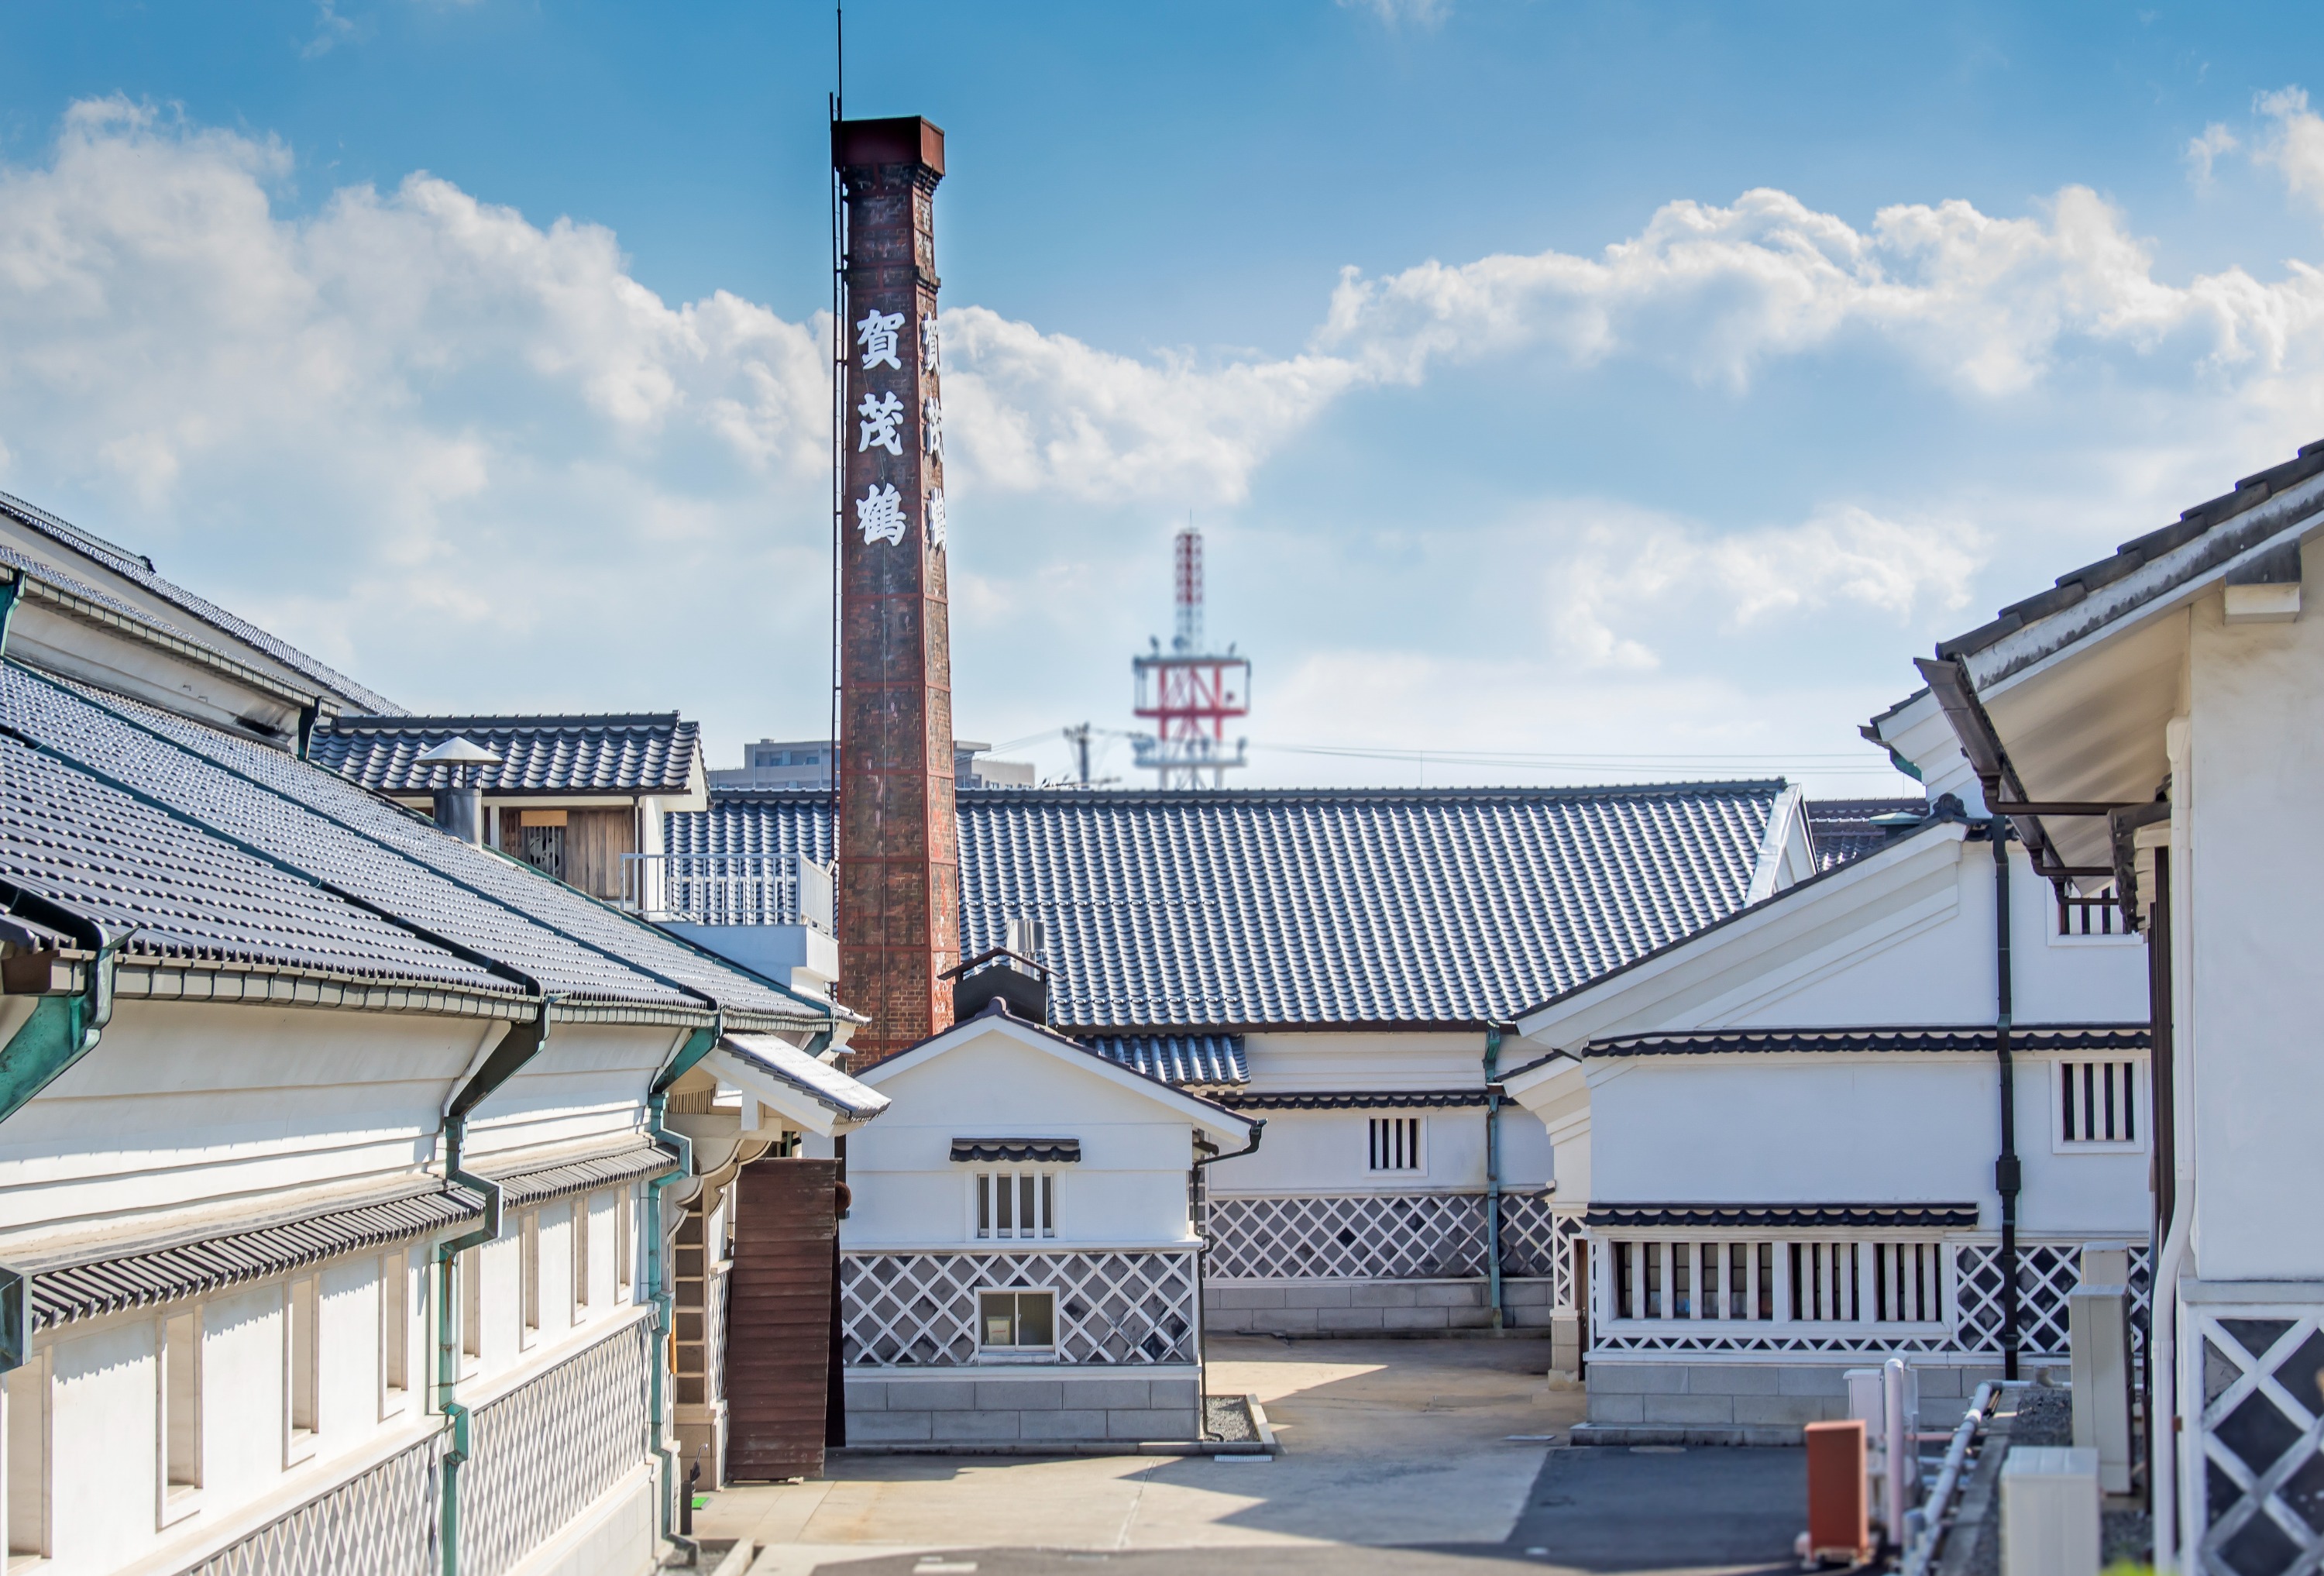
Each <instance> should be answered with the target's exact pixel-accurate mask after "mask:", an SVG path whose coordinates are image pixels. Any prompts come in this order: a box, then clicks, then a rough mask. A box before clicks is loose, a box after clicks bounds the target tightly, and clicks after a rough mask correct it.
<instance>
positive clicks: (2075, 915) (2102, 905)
mask: <svg viewBox="0 0 2324 1576" xmlns="http://www.w3.org/2000/svg"><path fill="white" fill-rule="evenodd" d="M2129 933H2130V927H2129V926H2127V925H2126V924H2124V923H2123V918H2122V905H2121V903H2119V902H2118V901H2116V898H2115V895H2114V890H2113V889H2112V888H2108V889H2107V890H2105V891H2103V892H2098V893H2094V894H2093V895H2091V896H2089V897H2087V898H2085V897H2081V896H2079V895H2076V894H2074V893H2070V892H2068V891H2067V890H2066V889H2064V888H2063V887H2061V888H2059V889H2058V934H2059V935H2128V934H2129Z"/></svg>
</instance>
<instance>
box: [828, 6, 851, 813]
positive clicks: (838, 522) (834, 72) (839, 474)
mask: <svg viewBox="0 0 2324 1576" xmlns="http://www.w3.org/2000/svg"><path fill="white" fill-rule="evenodd" d="M831 38H832V57H831V126H832V136H833V138H834V140H835V141H836V139H837V137H838V135H839V123H840V120H841V118H842V117H843V116H844V115H845V113H846V104H847V100H846V91H847V8H846V6H845V5H844V4H840V3H838V0H835V3H834V4H833V5H832V7H831ZM844 224H845V218H844V213H843V209H842V205H841V199H840V191H839V170H838V167H837V165H834V166H833V168H832V171H831V714H830V718H829V721H830V724H831V725H830V728H829V733H830V737H829V739H828V740H827V741H826V743H825V750H824V756H823V758H824V760H825V762H827V763H828V765H829V768H830V770H829V774H828V775H829V779H830V783H831V802H832V803H833V804H834V805H837V804H838V803H839V634H840V629H839V619H840V609H839V593H840V580H839V555H840V541H839V533H840V532H841V530H844V529H845V524H846V521H845V515H846V511H847V493H846V487H845V485H844V472H845V470H846V466H847V455H846V451H845V449H844V447H842V446H843V442H844V437H843V435H844V429H845V428H846V426H847V413H846V411H845V410H844V408H843V402H844V400H845V399H846V394H847V368H846V366H845V364H844V363H845V360H846V354H847V352H846V346H847V335H846V333H845V331H844V329H843V328H842V327H841V325H842V324H843V323H844V322H845V321H846V316H847V301H846V295H847V279H846V275H845V273H844V272H843V271H844V267H845V258H846V254H847V253H846V250H845V248H846V245H847V238H846V236H845V235H844V234H843V233H842V231H843V227H844Z"/></svg>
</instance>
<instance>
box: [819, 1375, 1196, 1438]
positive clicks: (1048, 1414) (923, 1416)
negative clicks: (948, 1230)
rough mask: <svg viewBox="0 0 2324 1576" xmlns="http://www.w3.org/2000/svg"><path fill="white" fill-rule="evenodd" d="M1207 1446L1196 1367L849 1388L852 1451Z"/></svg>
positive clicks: (919, 1378)
mask: <svg viewBox="0 0 2324 1576" xmlns="http://www.w3.org/2000/svg"><path fill="white" fill-rule="evenodd" d="M1202 1436H1203V1406H1202V1380H1201V1378H1200V1377H1199V1375H1198V1373H1197V1371H1196V1370H1195V1369H1193V1368H1191V1367H1185V1368H1179V1367H1172V1368H1167V1369H1142V1370H1141V1369H1069V1368H1056V1369H1037V1370H1033V1371H1029V1372H1028V1371H1027V1370H1025V1369H1012V1370H1010V1371H1009V1372H1006V1373H996V1372H994V1371H993V1370H992V1369H974V1368H956V1369H929V1370H927V1371H924V1372H921V1373H899V1372H898V1371H897V1370H895V1369H883V1370H881V1371H880V1372H879V1374H878V1375H877V1376H876V1377H872V1376H865V1377H861V1378H859V1377H857V1376H855V1375H853V1374H851V1375H850V1376H849V1377H848V1379H847V1442H848V1443H849V1444H850V1445H851V1446H854V1445H875V1446H911V1445H929V1446H944V1445H976V1446H985V1447H994V1448H1000V1449H1004V1450H1007V1449H1013V1450H1019V1451H1023V1452H1028V1453H1037V1452H1039V1450H1040V1449H1041V1447H1042V1446H1043V1445H1045V1444H1097V1443H1137V1442H1139V1441H1143V1440H1177V1441H1183V1440H1192V1439H1200V1438H1201V1437H1202Z"/></svg>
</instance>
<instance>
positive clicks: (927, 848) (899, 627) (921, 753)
mask: <svg viewBox="0 0 2324 1576" xmlns="http://www.w3.org/2000/svg"><path fill="white" fill-rule="evenodd" d="M831 158H832V163H833V165H834V167H835V169H836V170H837V171H838V172H839V181H840V189H841V194H842V197H843V198H844V205H845V207H844V213H845V222H846V239H845V244H844V252H843V253H842V257H843V262H842V279H843V281H844V282H843V291H842V300H843V302H844V310H843V312H842V314H841V320H840V322H839V324H838V326H837V327H838V332H839V334H840V336H841V344H840V350H841V354H842V355H844V365H845V367H846V372H847V380H846V388H845V401H846V407H845V409H844V410H842V411H841V412H840V419H841V422H842V426H841V429H840V444H839V448H840V455H841V459H842V464H841V467H840V468H841V478H842V481H843V483H844V490H843V495H842V499H841V502H840V533H839V539H840V549H839V572H840V637H839V641H840V650H839V672H840V736H841V738H842V740H843V741H844V746H843V749H842V750H841V751H840V754H839V758H838V761H837V768H838V772H839V889H838V892H837V899H838V910H839V911H838V916H837V917H838V923H839V986H838V994H839V999H840V1000H842V1001H844V1002H845V1003H846V1004H847V1005H848V1006H850V1007H853V1008H854V1009H857V1010H858V1011H861V1012H863V1013H865V1014H867V1015H869V1017H870V1018H871V1024H870V1026H869V1027H868V1028H865V1029H864V1030H863V1031H862V1032H861V1033H859V1034H858V1035H857V1036H856V1037H855V1038H854V1040H853V1042H852V1045H851V1047H850V1048H851V1049H853V1051H854V1052H855V1054H856V1058H857V1064H859V1065H861V1064H865V1063H870V1062H876V1061H878V1060H880V1059H881V1058H882V1057H885V1056H889V1055H894V1054H895V1053H896V1052H897V1051H899V1050H900V1049H902V1048H903V1047H904V1046H908V1045H910V1044H912V1043H913V1042H915V1041H917V1040H919V1039H923V1038H925V1037H927V1036H929V1035H931V1034H934V1033H936V1031H937V1030H939V1029H942V1028H946V1027H948V1026H949V1025H950V1024H951V1022H952V992H951V989H950V987H949V985H947V984H946V983H945V982H943V981H941V980H940V979H939V978H938V976H939V975H941V974H942V973H943V972H945V970H947V969H950V968H951V967H952V966H953V965H954V963H957V962H958V961H959V959H960V841H959V834H958V831H957V824H956V821H955V814H954V806H953V793H954V780H953V737H952V644H951V641H952V635H951V622H950V618H949V612H948V608H947V605H946V602H945V505H944V417H943V409H942V406H941V404H940V402H939V401H940V398H941V392H940V390H939V389H938V387H937V368H938V364H939V360H940V357H939V355H938V353H937V344H936V230H935V225H934V217H935V205H936V182H937V181H939V180H943V179H944V167H945V165H944V133H943V132H941V131H939V130H937V129H936V127H935V126H932V125H930V124H928V123H927V121H925V120H920V119H918V118H910V119H901V120H851V121H841V122H838V123H837V124H835V125H834V126H833V127H832V143H831Z"/></svg>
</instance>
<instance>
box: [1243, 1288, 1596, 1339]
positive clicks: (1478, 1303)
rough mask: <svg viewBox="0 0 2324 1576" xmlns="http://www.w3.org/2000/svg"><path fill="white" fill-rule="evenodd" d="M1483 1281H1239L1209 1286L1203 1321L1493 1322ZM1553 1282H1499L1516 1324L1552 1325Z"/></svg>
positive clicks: (1251, 1330)
mask: <svg viewBox="0 0 2324 1576" xmlns="http://www.w3.org/2000/svg"><path fill="white" fill-rule="evenodd" d="M1486 1289H1487V1288H1486V1283H1485V1282H1483V1281H1481V1280H1280V1281H1234V1282H1231V1283H1224V1284H1213V1285H1211V1286H1204V1287H1203V1328H1204V1329H1206V1330H1209V1331H1212V1332H1215V1333H1218V1334H1222V1335H1243V1334H1250V1335H1430V1334H1445V1333H1449V1332H1452V1331H1455V1330H1482V1329H1486V1328H1488V1327H1489V1325H1490V1324H1491V1323H1492V1317H1491V1313H1490V1312H1489V1309H1488V1307H1487V1304H1486V1300H1485V1296H1486ZM1550 1289H1551V1288H1550V1283H1549V1282H1548V1281H1546V1280H1508V1281H1504V1282H1502V1283H1501V1298H1502V1307H1503V1310H1504V1313H1505V1314H1506V1316H1507V1320H1508V1324H1509V1325H1510V1326H1511V1327H1513V1328H1524V1329H1541V1330H1547V1329H1549V1328H1550V1326H1551V1322H1552V1314H1551V1312H1550Z"/></svg>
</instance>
